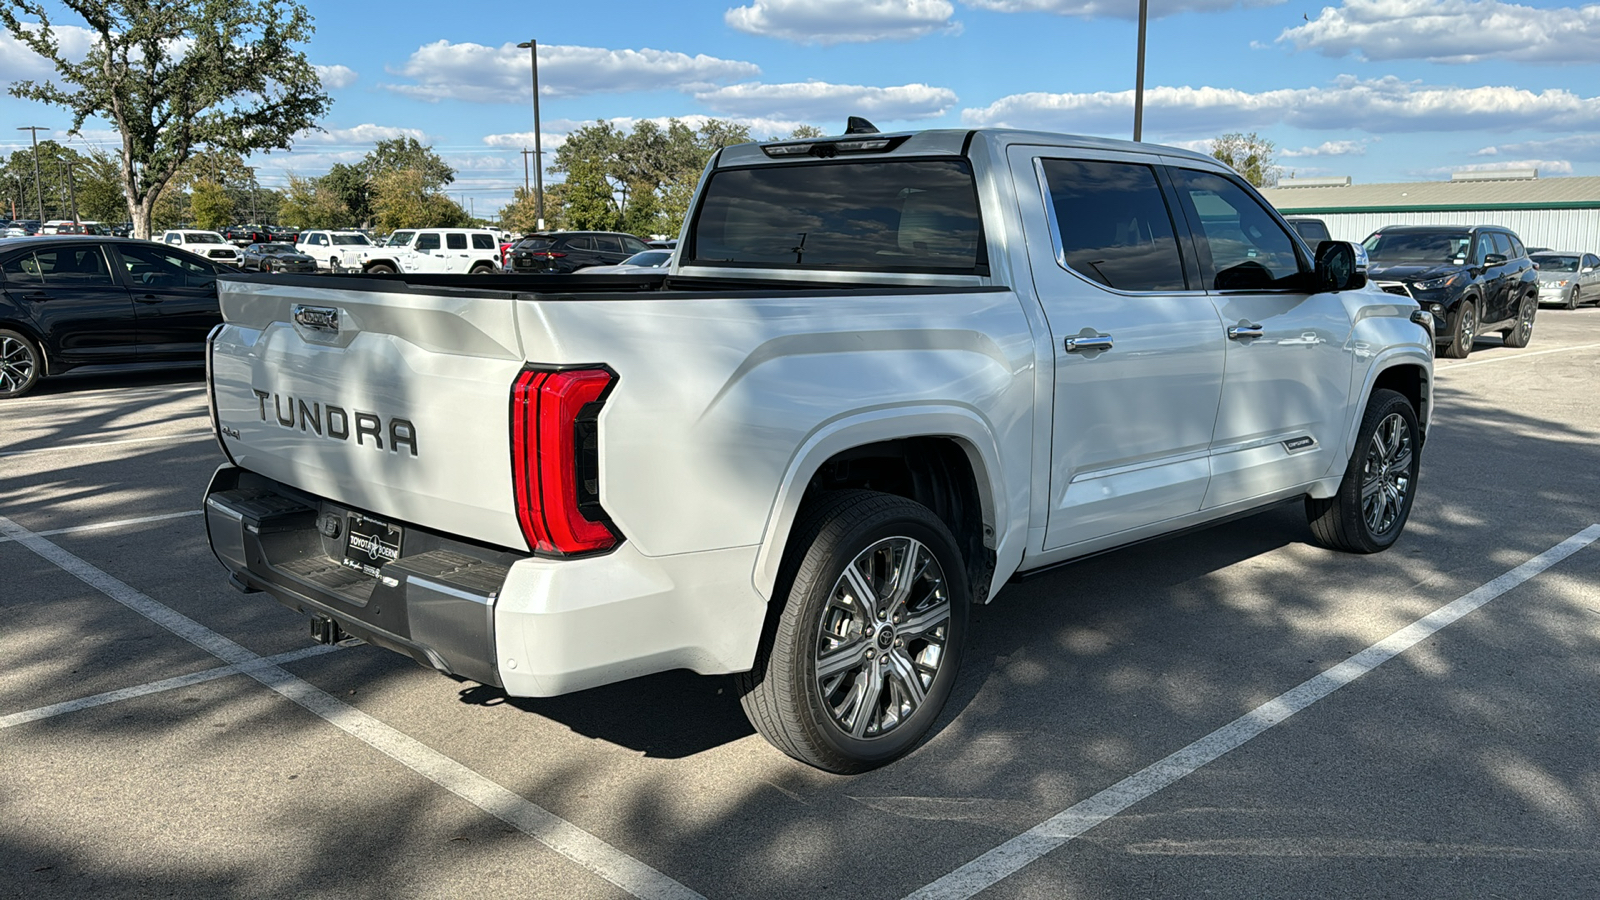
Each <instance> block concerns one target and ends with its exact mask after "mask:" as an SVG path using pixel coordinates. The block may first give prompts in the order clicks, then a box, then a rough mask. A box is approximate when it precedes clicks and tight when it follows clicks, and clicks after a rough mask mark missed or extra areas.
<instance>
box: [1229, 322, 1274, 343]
mask: <svg viewBox="0 0 1600 900" xmlns="http://www.w3.org/2000/svg"><path fill="white" fill-rule="evenodd" d="M1263 334H1266V332H1265V331H1264V330H1262V328H1261V326H1260V325H1235V326H1233V327H1232V328H1229V329H1228V340H1230V341H1242V340H1244V339H1245V338H1258V337H1261V336H1262V335H1263Z"/></svg>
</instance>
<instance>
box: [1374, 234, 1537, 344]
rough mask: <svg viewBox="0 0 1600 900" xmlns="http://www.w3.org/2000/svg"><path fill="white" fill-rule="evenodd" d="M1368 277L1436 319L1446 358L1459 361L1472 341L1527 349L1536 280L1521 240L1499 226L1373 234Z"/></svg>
mask: <svg viewBox="0 0 1600 900" xmlns="http://www.w3.org/2000/svg"><path fill="white" fill-rule="evenodd" d="M1361 243H1362V246H1364V247H1366V248H1367V257H1368V259H1369V264H1368V268H1367V277H1368V278H1369V279H1371V280H1372V282H1373V283H1374V284H1376V285H1377V286H1378V287H1380V288H1382V289H1384V290H1386V291H1388V292H1389V293H1391V294H1400V295H1402V296H1406V297H1411V298H1412V299H1414V300H1416V301H1417V302H1418V303H1419V304H1421V305H1422V308H1423V309H1425V310H1427V311H1429V312H1431V313H1433V321H1434V341H1435V343H1436V345H1437V347H1438V349H1439V352H1440V354H1441V355H1443V356H1448V357H1450V358H1452V359H1463V358H1465V357H1466V355H1467V354H1468V353H1470V352H1472V340H1473V338H1475V337H1477V336H1478V335H1480V334H1483V333H1485V332H1489V331H1499V332H1500V335H1501V337H1503V338H1504V339H1505V343H1506V346H1507V347H1526V346H1528V340H1529V339H1530V338H1532V337H1533V316H1534V314H1535V313H1536V312H1538V310H1539V273H1538V270H1537V269H1536V268H1535V267H1534V265H1533V261H1532V260H1530V259H1528V251H1527V249H1526V248H1525V247H1523V246H1522V240H1521V239H1520V238H1518V237H1517V236H1516V234H1514V233H1512V232H1511V231H1510V230H1509V229H1506V228H1502V227H1499V226H1496V225H1474V226H1467V225H1390V226H1388V227H1385V228H1380V229H1378V230H1377V231H1374V232H1373V233H1372V234H1371V235H1370V236H1368V238H1367V239H1366V240H1365V241H1362V242H1361Z"/></svg>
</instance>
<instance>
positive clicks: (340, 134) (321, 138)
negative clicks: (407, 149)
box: [294, 122, 430, 144]
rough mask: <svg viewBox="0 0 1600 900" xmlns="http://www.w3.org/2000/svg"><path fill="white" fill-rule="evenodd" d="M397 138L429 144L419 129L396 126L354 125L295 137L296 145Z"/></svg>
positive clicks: (357, 142)
mask: <svg viewBox="0 0 1600 900" xmlns="http://www.w3.org/2000/svg"><path fill="white" fill-rule="evenodd" d="M399 137H409V138H415V139H416V140H417V141H418V142H419V143H424V144H426V143H429V140H430V139H429V137H428V133H427V132H425V131H423V130H422V129H420V128H401V127H400V126H398V125H373V124H372V123H370V122H369V123H367V124H365V125H355V126H352V127H350V128H328V129H324V130H323V131H302V132H300V133H299V134H297V135H295V138H294V139H295V143H297V144H376V143H377V142H378V141H392V140H394V139H395V138H399Z"/></svg>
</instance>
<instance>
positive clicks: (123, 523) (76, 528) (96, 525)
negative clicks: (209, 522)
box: [0, 509, 205, 544]
mask: <svg viewBox="0 0 1600 900" xmlns="http://www.w3.org/2000/svg"><path fill="white" fill-rule="evenodd" d="M202 512H205V510H203V509H191V510H186V511H184V512H176V513H162V514H161V515H158V516H140V517H139V518H137V519H113V520H112V521H110V522H91V523H90V524H88V525H69V526H67V527H66V528H52V529H50V530H49V531H35V532H33V533H34V534H35V535H38V536H39V537H55V536H56V535H58V534H77V533H78V532H80V531H104V530H107V529H112V528H127V527H129V526H132V525H147V524H149V523H151V522H165V521H167V520H168V519H187V518H189V517H191V516H198V515H200V514H201V513H202ZM12 540H13V539H12V538H11V537H9V536H7V535H3V534H0V544H8V543H10V542H11V541H12Z"/></svg>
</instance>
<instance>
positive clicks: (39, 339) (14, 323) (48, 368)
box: [0, 318, 71, 376]
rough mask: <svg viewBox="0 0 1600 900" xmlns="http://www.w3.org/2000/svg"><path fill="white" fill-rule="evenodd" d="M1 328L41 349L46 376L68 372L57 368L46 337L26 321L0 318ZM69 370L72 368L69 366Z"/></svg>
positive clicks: (41, 358) (40, 356)
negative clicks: (12, 332)
mask: <svg viewBox="0 0 1600 900" xmlns="http://www.w3.org/2000/svg"><path fill="white" fill-rule="evenodd" d="M0 328H7V329H10V330H11V331H15V332H16V333H18V334H20V335H22V336H23V337H25V338H27V339H28V340H30V341H33V345H34V346H35V347H38V348H39V358H40V360H41V361H42V362H43V363H44V374H45V375H47V376H48V375H59V374H60V373H61V372H64V371H66V369H57V368H56V366H55V363H54V361H53V359H54V358H53V357H52V356H51V355H50V348H49V347H48V346H46V344H45V340H44V336H43V335H41V334H39V330H38V329H37V328H35V327H33V325H32V324H31V323H29V322H28V321H27V320H26V319H14V318H0ZM67 368H71V367H70V366H68V367H67Z"/></svg>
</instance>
